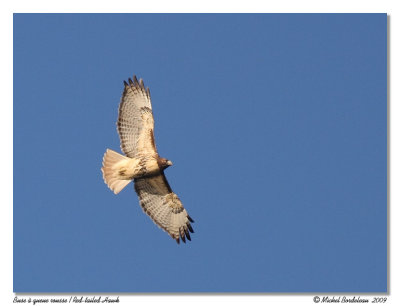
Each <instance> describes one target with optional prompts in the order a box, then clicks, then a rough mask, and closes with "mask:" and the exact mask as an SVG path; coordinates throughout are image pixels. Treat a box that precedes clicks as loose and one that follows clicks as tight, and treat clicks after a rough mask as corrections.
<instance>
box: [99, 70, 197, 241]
mask: <svg viewBox="0 0 400 306" xmlns="http://www.w3.org/2000/svg"><path fill="white" fill-rule="evenodd" d="M124 85H125V86H124V92H123V93H122V98H121V103H120V105H119V115H118V121H117V128H118V134H119V138H120V141H121V150H122V152H124V154H125V155H126V156H123V155H121V154H119V153H117V152H115V151H113V150H110V149H107V150H106V153H105V154H104V157H103V167H102V168H101V171H102V173H103V179H104V182H105V183H106V184H107V186H108V187H109V188H110V189H111V190H112V191H114V193H115V194H117V193H119V192H120V191H121V190H122V189H124V188H125V186H126V185H128V184H129V183H130V182H131V181H132V180H133V181H134V184H135V191H136V193H137V195H138V197H139V202H140V206H141V207H142V209H143V211H144V212H145V213H146V214H147V215H148V216H149V217H150V218H151V219H152V220H153V221H154V223H155V224H157V225H158V226H159V227H160V228H162V229H163V230H164V231H166V232H167V233H168V234H169V235H170V236H171V237H172V238H173V239H175V240H176V242H177V243H179V241H180V239H182V241H183V242H185V243H186V238H187V239H188V240H191V238H190V234H189V232H191V233H193V228H192V226H191V224H190V223H191V222H194V221H193V219H192V218H190V216H189V215H188V213H187V211H186V209H185V208H184V207H183V205H182V202H181V201H180V200H179V198H178V196H177V195H176V194H175V193H174V192H173V191H172V189H171V187H170V186H169V184H168V181H167V178H166V177H165V174H164V170H165V169H166V168H168V167H169V166H171V165H172V162H171V161H170V160H168V159H165V158H162V157H160V156H159V155H158V152H157V148H156V144H155V141H154V119H153V112H152V108H151V98H150V90H149V88H148V87H147V89H146V88H145V87H144V84H143V80H142V79H140V81H138V80H137V78H136V76H133V80H131V79H129V81H128V83H127V82H125V81H124ZM179 238H180V239H179Z"/></svg>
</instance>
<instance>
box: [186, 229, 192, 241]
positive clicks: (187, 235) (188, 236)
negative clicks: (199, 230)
mask: <svg viewBox="0 0 400 306" xmlns="http://www.w3.org/2000/svg"><path fill="white" fill-rule="evenodd" d="M185 235H186V238H187V239H188V240H189V241H192V238H190V234H189V231H188V230H187V228H185Z"/></svg>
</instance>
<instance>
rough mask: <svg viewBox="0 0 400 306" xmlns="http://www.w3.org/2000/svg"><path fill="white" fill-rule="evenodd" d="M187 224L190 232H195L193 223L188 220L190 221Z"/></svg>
mask: <svg viewBox="0 0 400 306" xmlns="http://www.w3.org/2000/svg"><path fill="white" fill-rule="evenodd" d="M186 226H187V227H188V229H189V232H191V233H194V230H193V227H192V225H191V224H190V222H188V223H187V224H186Z"/></svg>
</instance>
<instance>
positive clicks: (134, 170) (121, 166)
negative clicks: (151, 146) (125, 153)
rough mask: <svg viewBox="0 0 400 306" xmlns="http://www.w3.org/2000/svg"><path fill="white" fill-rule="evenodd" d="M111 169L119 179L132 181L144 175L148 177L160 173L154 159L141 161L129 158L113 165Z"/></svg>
mask: <svg viewBox="0 0 400 306" xmlns="http://www.w3.org/2000/svg"><path fill="white" fill-rule="evenodd" d="M113 168H114V169H115V172H116V173H117V175H118V178H119V179H122V180H132V179H134V178H137V177H141V176H144V175H150V174H153V173H157V172H159V171H160V169H159V167H158V164H157V160H156V159H153V158H152V159H148V160H141V159H136V158H129V159H126V160H121V161H119V162H117V163H116V164H114V166H113Z"/></svg>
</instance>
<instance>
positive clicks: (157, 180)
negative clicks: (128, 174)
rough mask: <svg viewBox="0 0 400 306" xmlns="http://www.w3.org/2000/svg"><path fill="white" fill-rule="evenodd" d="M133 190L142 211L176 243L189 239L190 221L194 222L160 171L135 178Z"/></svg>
mask: <svg viewBox="0 0 400 306" xmlns="http://www.w3.org/2000/svg"><path fill="white" fill-rule="evenodd" d="M135 190H136V193H137V194H138V197H139V202H140V206H141V207H142V209H143V211H144V212H145V213H146V214H147V215H148V216H149V217H150V218H151V219H152V220H153V221H154V223H155V224H157V225H158V226H159V227H160V228H162V229H163V230H164V231H166V232H167V233H168V234H169V235H170V236H171V237H172V238H173V239H175V240H176V242H177V243H179V242H180V239H181V240H182V241H183V242H186V238H187V239H188V240H191V237H190V234H189V231H190V232H191V233H193V232H194V231H193V228H192V226H191V224H190V222H194V221H193V219H192V218H190V216H189V215H188V213H187V211H186V209H185V208H184V207H183V205H182V202H181V200H180V199H179V198H178V196H177V195H176V194H175V193H174V192H172V190H171V187H170V186H169V184H168V181H167V179H166V177H165V175H164V172H161V173H160V174H159V175H156V176H151V177H145V178H137V179H135Z"/></svg>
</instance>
